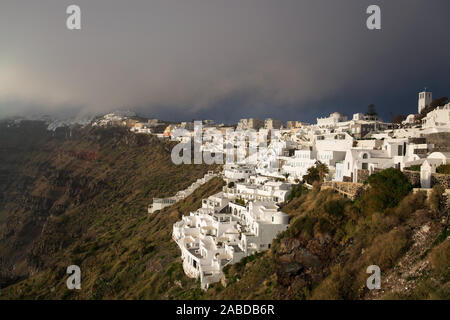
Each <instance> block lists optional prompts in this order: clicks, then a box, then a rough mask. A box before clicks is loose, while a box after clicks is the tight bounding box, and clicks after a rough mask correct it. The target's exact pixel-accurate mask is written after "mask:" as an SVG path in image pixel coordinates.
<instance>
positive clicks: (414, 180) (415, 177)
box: [403, 170, 420, 187]
mask: <svg viewBox="0 0 450 320" xmlns="http://www.w3.org/2000/svg"><path fill="white" fill-rule="evenodd" d="M403 174H404V175H405V176H406V177H407V178H408V180H409V183H411V185H412V186H413V187H420V171H410V170H403Z"/></svg>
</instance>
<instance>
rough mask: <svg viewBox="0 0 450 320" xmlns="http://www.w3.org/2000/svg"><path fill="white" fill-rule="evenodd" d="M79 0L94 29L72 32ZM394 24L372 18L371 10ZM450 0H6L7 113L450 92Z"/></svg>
mask: <svg viewBox="0 0 450 320" xmlns="http://www.w3.org/2000/svg"><path fill="white" fill-rule="evenodd" d="M70 4H77V5H79V6H80V7H81V11H82V17H81V18H82V19H81V20H82V30H80V31H69V30H67V29H66V18H67V14H66V8H67V6H68V5H70ZM370 4H377V5H379V6H380V7H381V10H382V30H380V31H369V30H368V29H367V28H366V19H367V17H368V15H367V14H366V8H367V7H368V6H369V5H370ZM449 12H450V1H448V0H395V1H393V0H389V1H376V0H367V1H366V0H339V1H336V0H277V1H273V0H145V1H144V0H127V1H125V0H121V1H119V0H71V1H66V0H53V1H51V0H39V1H37V0H36V1H29V0H26V1H25V0H1V3H0V117H5V116H11V115H14V114H26V113H30V112H32V113H38V112H46V113H50V112H57V113H61V112H71V113H78V112H81V113H86V112H88V113H96V112H105V111H109V110H116V109H132V110H137V111H138V112H140V113H142V114H145V115H147V116H153V117H158V118H162V119H167V120H191V119H193V118H196V119H199V118H208V119H215V120H217V121H225V122H234V121H236V120H238V119H239V118H242V117H259V118H265V117H273V118H277V119H281V120H288V119H292V120H302V121H315V118H316V117H317V116H325V115H328V114H329V113H330V112H332V111H340V112H342V113H345V114H348V115H351V114H352V113H354V112H357V111H362V112H364V111H366V110H367V105H368V104H370V103H374V104H375V105H376V109H377V110H378V111H379V113H380V114H381V115H382V117H383V118H384V119H385V120H390V114H391V113H393V114H399V113H403V114H409V113H414V112H415V111H416V110H417V93H418V92H419V91H420V90H421V89H423V88H424V87H425V86H426V87H428V88H430V89H431V90H432V91H433V94H434V96H435V97H441V96H449V95H450V18H449Z"/></svg>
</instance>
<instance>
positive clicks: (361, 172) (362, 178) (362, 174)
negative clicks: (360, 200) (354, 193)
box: [356, 169, 370, 183]
mask: <svg viewBox="0 0 450 320" xmlns="http://www.w3.org/2000/svg"><path fill="white" fill-rule="evenodd" d="M369 176H370V172H369V170H366V169H358V178H357V181H356V182H358V183H364V182H366V181H367V179H368V178H369Z"/></svg>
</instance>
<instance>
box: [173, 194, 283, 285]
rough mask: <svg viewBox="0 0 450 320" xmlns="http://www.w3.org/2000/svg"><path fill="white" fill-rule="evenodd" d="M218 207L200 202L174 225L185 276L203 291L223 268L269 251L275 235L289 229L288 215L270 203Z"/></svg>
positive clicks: (174, 234) (217, 280) (217, 279)
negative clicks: (196, 282) (196, 281)
mask: <svg viewBox="0 0 450 320" xmlns="http://www.w3.org/2000/svg"><path fill="white" fill-rule="evenodd" d="M219 207H220V206H219ZM217 208H218V207H217ZM217 208H211V207H210V206H209V204H206V203H203V206H202V208H200V209H198V210H197V211H196V212H191V214H190V215H189V216H183V218H182V220H181V221H178V222H176V223H175V224H174V226H173V233H172V237H173V239H174V240H175V242H176V243H177V244H178V246H179V247H180V249H181V258H182V260H183V269H184V271H185V273H186V275H187V276H189V277H191V278H199V279H200V284H201V288H202V289H205V290H206V289H207V288H208V287H209V285H210V284H211V283H215V282H219V281H220V279H221V278H222V270H223V268H224V267H225V266H226V265H228V264H234V263H237V262H239V261H240V260H241V259H242V258H244V257H246V256H248V255H251V254H253V253H255V252H259V251H264V250H267V249H269V248H270V245H271V243H272V240H273V239H274V238H275V237H276V236H277V234H278V233H280V232H281V231H284V230H286V229H287V228H288V226H289V218H288V215H287V214H285V213H283V212H280V211H278V207H277V206H276V205H275V204H274V203H273V202H260V201H253V202H249V204H248V205H247V206H242V205H240V204H237V203H233V202H229V203H228V205H227V206H226V207H224V208H222V209H221V210H219V209H217Z"/></svg>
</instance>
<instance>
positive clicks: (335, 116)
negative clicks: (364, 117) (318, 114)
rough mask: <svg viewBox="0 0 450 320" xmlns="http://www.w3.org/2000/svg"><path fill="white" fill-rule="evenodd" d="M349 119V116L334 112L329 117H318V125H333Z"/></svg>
mask: <svg viewBox="0 0 450 320" xmlns="http://www.w3.org/2000/svg"><path fill="white" fill-rule="evenodd" d="M344 121H347V117H346V116H344V115H342V114H340V113H339V112H333V113H332V114H330V116H329V117H325V118H317V126H319V127H332V126H335V125H336V124H337V123H338V122H344Z"/></svg>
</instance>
